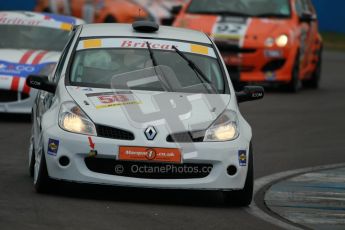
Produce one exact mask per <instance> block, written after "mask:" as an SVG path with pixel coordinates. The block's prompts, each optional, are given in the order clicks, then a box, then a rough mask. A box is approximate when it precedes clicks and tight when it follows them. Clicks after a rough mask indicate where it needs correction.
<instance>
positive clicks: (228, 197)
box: [223, 145, 254, 207]
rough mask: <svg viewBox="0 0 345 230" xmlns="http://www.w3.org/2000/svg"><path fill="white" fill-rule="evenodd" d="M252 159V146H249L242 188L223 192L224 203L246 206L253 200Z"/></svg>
mask: <svg viewBox="0 0 345 230" xmlns="http://www.w3.org/2000/svg"><path fill="white" fill-rule="evenodd" d="M253 164H254V160H253V150H252V146H251V145H250V147H249V161H248V172H247V177H246V181H245V184H244V187H243V189H241V190H235V191H226V192H223V197H224V201H225V204H227V205H234V206H240V207H244V206H248V205H250V203H251V202H252V200H253V188H254V165H253Z"/></svg>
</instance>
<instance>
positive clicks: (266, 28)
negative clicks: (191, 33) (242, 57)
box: [175, 14, 287, 41]
mask: <svg viewBox="0 0 345 230" xmlns="http://www.w3.org/2000/svg"><path fill="white" fill-rule="evenodd" d="M286 23H287V20H284V19H267V18H266V19H265V18H244V17H233V16H231V17H230V16H217V15H206V14H205V15H201V14H186V15H185V17H184V18H182V19H178V20H177V22H176V23H175V25H176V26H180V27H185V28H189V29H194V30H200V31H203V32H205V33H207V34H208V35H210V36H211V37H214V38H215V39H216V40H217V39H220V40H227V39H228V40H229V39H231V40H238V41H241V40H243V39H244V38H246V39H249V40H251V39H254V40H256V41H257V40H262V39H265V38H267V37H269V36H272V35H273V34H272V33H274V31H275V30H277V29H279V28H282V27H283V28H284V25H286Z"/></svg>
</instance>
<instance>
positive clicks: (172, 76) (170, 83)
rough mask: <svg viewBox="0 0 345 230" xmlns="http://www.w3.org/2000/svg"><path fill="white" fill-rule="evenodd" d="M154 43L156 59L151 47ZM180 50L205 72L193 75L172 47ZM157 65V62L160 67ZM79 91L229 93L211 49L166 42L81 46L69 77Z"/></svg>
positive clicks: (99, 42)
mask: <svg viewBox="0 0 345 230" xmlns="http://www.w3.org/2000/svg"><path fill="white" fill-rule="evenodd" d="M147 42H149V45H150V48H151V50H152V54H153V57H151V56H150V52H149V49H148V46H147ZM173 46H176V47H178V48H179V49H180V50H181V52H183V53H184V54H185V56H186V57H187V58H188V59H189V60H190V61H192V62H193V63H194V64H195V65H196V66H198V67H199V68H200V70H201V71H202V73H203V75H204V76H205V77H206V78H207V79H203V77H202V76H200V74H199V73H198V72H197V71H196V70H195V69H193V68H192V67H191V66H190V65H189V64H188V62H187V61H186V60H185V59H183V58H182V57H181V56H180V55H179V54H178V53H177V52H176V51H175V50H174V49H173V48H172V47H173ZM153 59H155V60H156V66H155V65H154V62H153ZM70 83H71V84H72V85H78V86H90V87H102V88H113V89H131V90H147V91H169V92H187V93H188V92H190V93H224V91H225V87H226V85H227V84H225V81H224V76H223V72H222V71H221V69H220V65H219V62H218V60H217V57H216V55H215V52H214V51H213V49H212V48H211V47H208V46H204V45H196V44H190V43H183V42H175V41H166V40H148V41H145V40H142V39H125V38H124V39H122V38H121V39H93V40H84V41H81V42H80V43H79V45H78V48H77V51H76V54H75V55H74V60H73V64H72V68H71V72H70Z"/></svg>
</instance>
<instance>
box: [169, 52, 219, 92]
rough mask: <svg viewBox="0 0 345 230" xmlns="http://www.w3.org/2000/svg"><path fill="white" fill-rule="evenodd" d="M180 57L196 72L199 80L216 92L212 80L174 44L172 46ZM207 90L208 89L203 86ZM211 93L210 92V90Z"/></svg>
mask: <svg viewBox="0 0 345 230" xmlns="http://www.w3.org/2000/svg"><path fill="white" fill-rule="evenodd" d="M172 48H173V49H174V50H175V51H176V53H177V54H178V55H180V57H182V58H183V59H184V60H185V61H186V62H187V63H188V65H189V67H190V68H192V69H193V70H194V71H195V72H196V76H197V77H198V78H199V79H200V81H201V82H206V83H207V84H209V85H210V86H211V87H212V89H213V90H214V92H217V90H216V89H215V88H214V87H213V85H212V82H211V81H210V80H209V79H208V78H207V77H206V75H205V74H204V73H203V72H202V70H201V69H200V68H199V66H198V65H197V64H195V63H194V62H193V61H192V60H190V59H189V58H188V57H187V56H186V55H184V53H182V52H181V51H180V50H179V49H178V48H177V47H176V46H173V47H172ZM205 88H206V89H207V90H208V91H209V92H210V89H209V88H207V87H205ZM211 93H212V92H211Z"/></svg>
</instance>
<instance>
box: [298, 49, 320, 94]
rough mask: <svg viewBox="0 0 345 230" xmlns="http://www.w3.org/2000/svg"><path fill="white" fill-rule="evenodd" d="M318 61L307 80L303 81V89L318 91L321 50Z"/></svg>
mask: <svg viewBox="0 0 345 230" xmlns="http://www.w3.org/2000/svg"><path fill="white" fill-rule="evenodd" d="M318 56H319V61H318V62H317V64H316V68H315V70H314V72H313V74H312V75H311V78H310V79H308V80H303V81H302V85H303V87H304V88H309V89H318V88H319V86H320V79H321V71H322V48H321V49H320V51H319V54H318Z"/></svg>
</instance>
